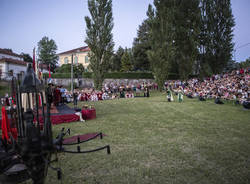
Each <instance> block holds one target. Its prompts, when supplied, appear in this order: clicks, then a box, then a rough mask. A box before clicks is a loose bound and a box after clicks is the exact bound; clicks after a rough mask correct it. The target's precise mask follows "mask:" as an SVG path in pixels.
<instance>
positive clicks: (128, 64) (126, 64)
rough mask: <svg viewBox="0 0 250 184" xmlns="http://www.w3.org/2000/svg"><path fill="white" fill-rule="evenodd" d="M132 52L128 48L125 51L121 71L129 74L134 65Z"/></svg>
mask: <svg viewBox="0 0 250 184" xmlns="http://www.w3.org/2000/svg"><path fill="white" fill-rule="evenodd" d="M130 53H131V52H129V50H128V49H127V48H126V49H125V51H124V54H123V55H122V59H121V61H122V68H121V71H123V72H128V71H131V70H132V68H133V65H132V59H131V54H130Z"/></svg>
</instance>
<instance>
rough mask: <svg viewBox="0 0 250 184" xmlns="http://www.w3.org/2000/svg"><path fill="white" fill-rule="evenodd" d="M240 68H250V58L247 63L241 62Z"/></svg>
mask: <svg viewBox="0 0 250 184" xmlns="http://www.w3.org/2000/svg"><path fill="white" fill-rule="evenodd" d="M239 67H240V68H248V67H250V57H249V58H248V59H246V61H243V62H240V63H239Z"/></svg>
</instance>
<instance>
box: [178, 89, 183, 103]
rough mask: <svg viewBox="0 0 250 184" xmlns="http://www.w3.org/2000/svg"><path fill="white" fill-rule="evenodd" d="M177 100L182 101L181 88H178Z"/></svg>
mask: <svg viewBox="0 0 250 184" xmlns="http://www.w3.org/2000/svg"><path fill="white" fill-rule="evenodd" d="M178 101H179V102H182V101H183V93H182V90H181V88H180V89H179V90H178Z"/></svg>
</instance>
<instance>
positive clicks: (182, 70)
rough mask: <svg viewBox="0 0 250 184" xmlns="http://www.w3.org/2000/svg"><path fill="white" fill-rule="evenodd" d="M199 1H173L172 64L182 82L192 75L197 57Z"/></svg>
mask: <svg viewBox="0 0 250 184" xmlns="http://www.w3.org/2000/svg"><path fill="white" fill-rule="evenodd" d="M199 3H200V1H199V0H175V3H174V4H173V7H172V8H173V10H174V19H172V20H170V21H172V22H173V23H172V30H173V44H174V51H175V52H174V58H175V59H174V63H173V64H172V65H171V67H172V68H173V67H177V70H176V71H177V72H178V73H179V77H180V78H181V79H182V80H186V79H187V78H188V77H189V76H190V75H191V74H193V72H194V70H193V66H194V63H195V61H196V60H197V56H198V53H199V52H198V47H199V34H200V7H199Z"/></svg>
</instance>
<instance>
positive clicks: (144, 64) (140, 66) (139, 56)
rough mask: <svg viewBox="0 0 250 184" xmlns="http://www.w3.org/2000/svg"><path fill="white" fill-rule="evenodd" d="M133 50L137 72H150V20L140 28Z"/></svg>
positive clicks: (145, 21)
mask: <svg viewBox="0 0 250 184" xmlns="http://www.w3.org/2000/svg"><path fill="white" fill-rule="evenodd" d="M132 49H133V56H134V67H135V70H150V62H149V59H148V56H147V52H148V51H149V50H150V49H151V45H150V42H149V25H148V20H144V21H143V22H142V24H141V25H140V26H139V29H138V31H137V37H136V38H135V39H134V42H133V48H132Z"/></svg>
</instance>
